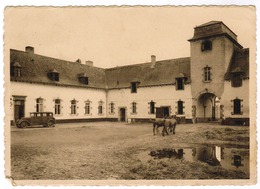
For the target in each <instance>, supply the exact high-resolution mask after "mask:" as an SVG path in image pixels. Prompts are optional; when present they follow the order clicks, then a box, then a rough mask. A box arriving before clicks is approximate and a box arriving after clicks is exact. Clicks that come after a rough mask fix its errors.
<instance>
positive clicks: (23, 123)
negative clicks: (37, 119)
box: [20, 121, 29, 128]
mask: <svg viewBox="0 0 260 189" xmlns="http://www.w3.org/2000/svg"><path fill="white" fill-rule="evenodd" d="M28 126H29V123H28V122H26V121H23V122H22V123H21V124H20V128H25V127H28Z"/></svg>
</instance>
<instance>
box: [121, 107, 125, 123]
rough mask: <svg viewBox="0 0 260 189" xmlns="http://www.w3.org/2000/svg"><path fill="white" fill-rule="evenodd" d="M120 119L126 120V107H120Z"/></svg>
mask: <svg viewBox="0 0 260 189" xmlns="http://www.w3.org/2000/svg"><path fill="white" fill-rule="evenodd" d="M119 121H124V122H125V121H126V109H125V108H120V109H119Z"/></svg>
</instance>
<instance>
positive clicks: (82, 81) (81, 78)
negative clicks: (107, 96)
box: [78, 73, 88, 85]
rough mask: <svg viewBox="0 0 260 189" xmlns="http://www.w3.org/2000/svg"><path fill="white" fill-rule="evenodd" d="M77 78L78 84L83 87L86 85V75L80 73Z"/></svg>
mask: <svg viewBox="0 0 260 189" xmlns="http://www.w3.org/2000/svg"><path fill="white" fill-rule="evenodd" d="M78 78H79V82H80V83H82V84H84V85H88V77H87V74H86V73H81V74H79V75H78Z"/></svg>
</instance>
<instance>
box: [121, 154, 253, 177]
mask: <svg viewBox="0 0 260 189" xmlns="http://www.w3.org/2000/svg"><path fill="white" fill-rule="evenodd" d="M122 179H126V180H129V179H130V180H136V179H147V180H158V179H248V176H247V175H246V174H245V173H243V172H241V171H228V170H226V169H224V168H222V167H221V166H210V165H208V164H206V163H202V162H188V161H184V160H179V159H171V160H161V161H158V160H150V161H148V162H147V163H138V164H135V165H133V166H132V167H131V168H130V169H129V171H128V172H127V173H125V174H124V175H122Z"/></svg>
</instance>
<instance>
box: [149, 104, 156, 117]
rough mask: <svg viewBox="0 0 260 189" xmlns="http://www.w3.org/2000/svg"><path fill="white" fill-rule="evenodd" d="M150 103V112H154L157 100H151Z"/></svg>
mask: <svg viewBox="0 0 260 189" xmlns="http://www.w3.org/2000/svg"><path fill="white" fill-rule="evenodd" d="M149 104H150V114H154V106H155V102H153V101H151V102H149Z"/></svg>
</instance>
